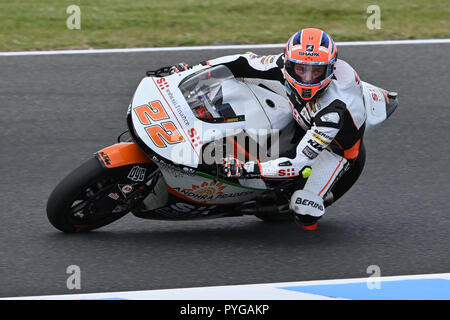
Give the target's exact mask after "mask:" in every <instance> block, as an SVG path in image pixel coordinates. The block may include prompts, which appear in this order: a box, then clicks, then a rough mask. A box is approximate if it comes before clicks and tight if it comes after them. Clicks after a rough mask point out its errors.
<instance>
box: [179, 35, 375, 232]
mask: <svg viewBox="0 0 450 320" xmlns="http://www.w3.org/2000/svg"><path fill="white" fill-rule="evenodd" d="M202 64H204V65H210V66H215V65H225V66H227V67H228V68H229V69H230V70H231V72H232V73H233V75H234V76H235V77H236V78H244V79H248V78H251V79H253V81H258V82H260V84H262V85H264V86H265V87H267V88H269V89H270V90H272V91H274V92H276V93H278V94H281V95H283V96H285V97H286V98H288V100H289V105H290V107H291V109H292V113H293V117H294V119H295V120H296V121H297V123H298V125H299V126H300V127H301V129H303V131H304V135H303V138H302V139H301V140H300V142H299V143H298V145H297V148H296V156H295V157H294V158H292V159H291V158H286V157H282V158H279V159H276V160H270V161H267V162H262V163H260V162H259V161H256V162H255V161H250V162H247V163H245V164H241V163H240V162H239V160H237V159H232V158H231V159H230V158H227V159H225V160H224V167H223V168H224V172H225V174H226V175H227V176H228V177H244V178H245V177H246V176H249V177H250V176H251V177H255V176H260V177H261V178H265V179H273V178H277V177H282V176H283V175H284V174H285V172H294V173H295V175H296V176H300V175H303V176H304V177H306V176H308V175H309V174H310V175H309V178H308V180H307V182H306V184H305V186H304V187H303V188H302V189H301V190H297V191H295V192H294V193H293V195H292V197H291V200H290V206H289V207H290V209H291V210H292V211H293V212H294V213H295V214H294V216H295V221H296V222H297V223H298V224H300V225H301V226H302V228H303V229H308V230H314V229H316V227H317V221H318V220H319V219H320V218H321V217H322V216H323V214H324V213H325V207H326V206H328V205H330V204H331V203H332V202H334V201H336V200H337V199H338V198H340V197H341V196H342V195H343V194H344V193H345V192H346V191H348V190H349V189H350V187H351V186H352V185H353V184H354V183H355V182H356V180H357V179H358V177H359V176H360V174H361V172H362V170H363V167H364V163H365V149H364V145H363V135H364V129H365V120H366V114H365V107H364V102H363V95H362V88H361V84H360V79H359V77H358V74H357V73H356V72H355V70H354V69H353V68H352V67H351V66H350V65H349V64H348V63H347V62H345V61H343V60H341V59H339V60H338V59H337V48H336V45H335V43H334V41H333V39H332V38H331V37H330V36H329V35H328V34H327V33H325V32H324V31H322V30H319V29H315V28H308V29H302V30H300V31H299V32H297V33H295V34H294V35H292V37H291V38H290V39H289V40H288V41H287V43H286V45H285V50H284V52H283V53H280V54H278V55H268V56H258V55H256V54H253V53H246V54H238V55H231V56H225V57H220V58H217V59H213V60H209V61H205V62H202ZM188 67H189V66H187V65H185V64H179V65H176V66H174V67H173V68H172V72H174V71H175V72H176V71H181V70H185V69H186V68H188ZM305 168H306V170H305ZM309 168H311V169H309Z"/></svg>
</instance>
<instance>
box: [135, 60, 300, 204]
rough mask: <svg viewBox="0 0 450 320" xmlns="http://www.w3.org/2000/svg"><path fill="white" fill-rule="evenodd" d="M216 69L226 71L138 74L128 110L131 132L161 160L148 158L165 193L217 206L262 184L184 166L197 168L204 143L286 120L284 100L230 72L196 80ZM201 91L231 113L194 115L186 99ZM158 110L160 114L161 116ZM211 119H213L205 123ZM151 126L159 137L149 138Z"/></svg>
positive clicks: (244, 198)
mask: <svg viewBox="0 0 450 320" xmlns="http://www.w3.org/2000/svg"><path fill="white" fill-rule="evenodd" d="M217 68H225V69H226V70H228V69H227V68H226V67H224V66H218V67H213V68H210V67H205V66H195V67H194V68H192V69H190V70H188V71H184V72H180V73H176V74H173V75H170V76H167V77H164V78H159V77H147V78H144V79H143V80H142V81H141V83H140V84H139V86H138V88H137V90H136V92H135V95H134V97H133V101H132V103H131V106H130V109H129V113H131V119H132V123H133V127H134V132H135V134H136V135H137V136H138V137H139V139H141V140H142V142H143V143H145V145H146V146H148V148H150V149H151V151H152V152H154V153H155V154H157V155H158V156H159V157H161V158H163V159H158V158H156V157H154V156H153V157H152V159H153V160H154V161H155V162H157V163H158V165H159V167H160V169H161V172H162V173H163V175H164V178H165V181H166V183H167V185H168V188H169V192H171V193H174V194H176V195H178V196H179V197H181V198H187V199H189V200H191V201H193V202H197V203H208V204H223V203H230V202H242V201H247V200H250V199H252V198H254V195H255V192H259V191H262V190H264V189H266V186H265V183H264V182H263V181H262V180H259V179H253V180H252V181H251V183H250V182H248V181H240V184H236V183H234V184H233V183H226V182H217V181H215V180H214V177H212V176H209V175H208V174H205V173H199V172H197V173H195V170H193V169H189V168H198V165H199V163H200V161H202V160H203V158H202V154H201V153H202V147H203V146H204V145H206V144H207V143H209V142H211V141H215V140H217V139H218V138H222V137H226V136H229V135H230V133H231V135H237V134H239V133H240V132H243V131H245V132H246V133H247V134H248V135H249V136H252V134H253V133H257V134H259V135H261V133H262V132H267V134H271V133H272V132H273V131H278V130H281V129H283V128H284V127H285V126H286V125H288V124H289V123H292V114H291V109H290V107H289V104H288V101H287V99H286V98H284V97H281V96H279V95H277V94H275V93H273V92H271V91H270V90H266V89H263V88H261V87H258V86H256V85H254V84H251V83H244V82H241V81H238V80H236V79H235V78H234V77H232V76H231V77H224V78H220V79H219V80H217V79H216V78H214V77H213V76H211V78H210V79H209V80H205V82H204V83H202V78H201V76H202V75H209V74H210V73H214V70H217ZM204 70H206V71H204ZM222 71H223V70H222ZM228 72H229V70H228ZM230 75H231V72H230ZM195 77H199V78H200V82H198V83H197V82H196V81H193V84H192V87H193V89H192V91H190V89H189V90H187V89H186V86H187V87H189V85H188V81H190V80H192V79H194V80H197V79H196V78H195ZM185 79H186V80H185ZM211 79H212V80H211ZM183 80H185V81H183ZM180 83H182V84H181V85H180ZM209 85H210V86H209ZM180 88H182V89H180ZM189 88H190V87H189ZM205 92H206V93H207V95H208V97H210V98H211V100H212V101H214V99H215V98H216V97H217V96H220V102H219V103H220V106H224V105H230V106H232V110H233V114H235V116H229V115H226V116H222V117H217V112H216V111H217V110H218V108H217V110H212V112H211V113H212V114H213V115H214V116H215V117H216V118H214V119H211V118H202V117H199V114H198V113H194V112H197V111H194V110H196V109H195V108H194V107H193V102H192V101H195V99H196V97H197V95H198V96H199V97H200V95H201V96H202V97H205V96H206V94H205ZM191 93H192V94H191ZM190 99H192V101H191V100H190ZM208 99H209V98H207V100H208ZM155 101H156V103H160V106H161V107H162V108H163V110H164V111H163V112H162V113H161V112H159V111H160V110H156V109H154V108H153V107H152V103H153V104H154V103H155ZM199 101H200V100H199ZM202 101H203V100H202ZM210 102H211V101H209V103H210ZM216 102H217V101H216ZM205 105H208V103H205ZM147 106H148V107H147ZM209 107H211V105H209ZM205 109H206V108H205ZM142 110H147V111H148V112H143V111H142ZM210 111H211V110H210ZM163 113H164V116H161V114H163ZM244 118H245V120H244ZM217 119H219V121H211V120H217ZM167 123H171V127H167ZM164 126H166V127H164ZM155 127H156V129H157V130H163V129H164V131H165V132H162V131H159V132H161V133H162V135H161V134H158V133H157V134H156V136H155V132H154V131H151V130H150V129H152V128H153V129H155ZM161 128H163V129H161ZM167 128H172V129H171V130H168V129H167ZM174 131H176V132H177V133H176V132H174ZM157 132H158V131H157ZM164 135H165V138H164ZM172 136H177V137H178V138H177V139H176V140H175V141H172V140H171V139H170V137H172ZM259 138H261V137H259ZM273 142H274V141H272V143H273ZM164 158H165V159H167V160H170V161H172V162H174V163H176V164H179V165H181V166H183V167H184V168H183V170H181V169H180V168H179V167H176V166H173V165H172V164H170V163H169V162H168V161H165V160H164ZM191 170H192V171H191Z"/></svg>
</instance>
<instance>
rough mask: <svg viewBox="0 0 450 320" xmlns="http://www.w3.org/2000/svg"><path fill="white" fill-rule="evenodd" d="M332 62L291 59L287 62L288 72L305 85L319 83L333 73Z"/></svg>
mask: <svg viewBox="0 0 450 320" xmlns="http://www.w3.org/2000/svg"><path fill="white" fill-rule="evenodd" d="M331 69H332V65H330V64H320V65H317V64H304V63H297V62H293V61H291V60H288V61H287V62H286V72H287V73H288V74H289V75H290V76H291V77H292V78H293V79H294V80H295V81H297V82H299V83H300V84H304V85H318V84H320V83H321V82H322V81H324V80H325V79H327V78H328V77H329V76H330V75H331Z"/></svg>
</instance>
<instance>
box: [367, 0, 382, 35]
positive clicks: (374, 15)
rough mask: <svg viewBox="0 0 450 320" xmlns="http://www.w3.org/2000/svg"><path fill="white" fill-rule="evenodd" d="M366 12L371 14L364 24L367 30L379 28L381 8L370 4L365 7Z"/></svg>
mask: <svg viewBox="0 0 450 320" xmlns="http://www.w3.org/2000/svg"><path fill="white" fill-rule="evenodd" d="M366 12H367V13H369V14H370V13H371V15H370V16H369V17H368V18H367V21H366V26H367V29H369V30H374V29H381V9H380V7H379V6H377V5H374V4H373V5H370V6H368V7H367V10H366Z"/></svg>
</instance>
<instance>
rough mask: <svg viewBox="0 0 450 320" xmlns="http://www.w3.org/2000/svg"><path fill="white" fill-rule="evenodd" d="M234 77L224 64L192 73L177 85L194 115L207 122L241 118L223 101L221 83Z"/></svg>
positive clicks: (241, 116)
mask: <svg viewBox="0 0 450 320" xmlns="http://www.w3.org/2000/svg"><path fill="white" fill-rule="evenodd" d="M232 79H234V76H233V74H232V73H231V71H230V70H229V69H228V68H227V67H225V66H217V67H213V68H208V69H206V70H202V71H200V72H198V73H194V74H192V75H191V76H189V77H188V78H186V79H185V80H184V81H182V82H181V83H180V85H179V88H180V90H181V92H182V93H183V96H184V98H185V99H186V101H187V103H188V104H189V107H190V108H191V110H192V112H193V113H194V115H195V116H196V117H197V118H198V119H200V120H203V121H207V122H227V121H230V120H234V121H240V120H243V117H244V116H243V115H237V114H236V111H235V109H234V108H233V106H232V105H231V104H230V103H228V102H227V101H224V94H223V84H224V83H225V82H226V81H228V80H232Z"/></svg>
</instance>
